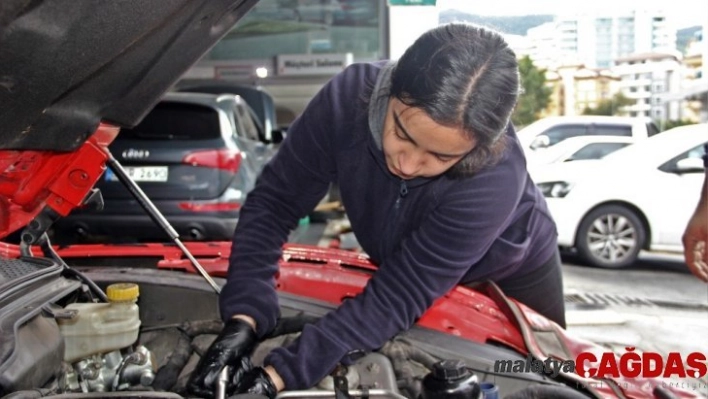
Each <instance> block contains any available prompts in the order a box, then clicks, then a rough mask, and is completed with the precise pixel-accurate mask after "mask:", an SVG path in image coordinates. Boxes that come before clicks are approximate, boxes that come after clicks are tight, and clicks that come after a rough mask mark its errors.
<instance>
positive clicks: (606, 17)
mask: <svg viewBox="0 0 708 399" xmlns="http://www.w3.org/2000/svg"><path fill="white" fill-rule="evenodd" d="M527 35H528V37H529V41H530V43H531V47H532V48H531V50H530V53H531V58H532V59H533V60H534V62H535V63H536V62H537V63H538V64H539V65H541V66H544V67H553V66H559V65H564V64H567V63H568V62H577V63H581V64H583V65H585V66H587V67H588V68H610V67H612V66H613V65H614V60H615V59H617V58H621V57H626V56H629V55H631V54H635V53H644V52H653V51H673V50H676V29H675V28H674V27H673V25H672V24H671V23H670V21H668V20H667V18H666V16H665V13H664V12H662V11H659V10H625V11H621V10H607V11H606V12H604V13H599V12H598V13H593V14H588V13H584V14H570V15H560V16H557V17H556V19H555V20H554V21H553V22H550V23H547V24H544V25H540V26H538V27H535V28H532V29H529V30H528V32H527Z"/></svg>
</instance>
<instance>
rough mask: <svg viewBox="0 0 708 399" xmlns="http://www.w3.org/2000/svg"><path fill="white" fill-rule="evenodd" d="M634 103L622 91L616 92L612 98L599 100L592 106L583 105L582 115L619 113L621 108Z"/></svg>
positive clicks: (611, 114)
mask: <svg viewBox="0 0 708 399" xmlns="http://www.w3.org/2000/svg"><path fill="white" fill-rule="evenodd" d="M632 104H634V100H632V99H630V98H627V97H625V96H624V94H622V93H617V94H615V95H614V96H612V98H609V99H607V100H600V101H598V102H597V106H595V107H594V108H590V107H585V109H584V110H583V115H607V116H613V115H621V114H622V108H623V107H626V106H628V105H632Z"/></svg>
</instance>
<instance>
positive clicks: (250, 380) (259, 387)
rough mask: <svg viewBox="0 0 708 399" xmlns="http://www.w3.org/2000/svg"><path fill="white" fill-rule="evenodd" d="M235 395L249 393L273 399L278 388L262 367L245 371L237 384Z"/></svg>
mask: <svg viewBox="0 0 708 399" xmlns="http://www.w3.org/2000/svg"><path fill="white" fill-rule="evenodd" d="M237 393H251V394H256V395H263V396H267V397H268V398H270V399H275V396H276V395H277V394H278V388H276V386H275V383H274V382H273V380H271V378H270V376H269V375H268V373H267V372H266V371H265V370H264V369H263V367H256V368H254V369H251V370H250V371H247V372H246V374H244V376H243V378H242V379H241V380H240V381H239V383H238V389H237Z"/></svg>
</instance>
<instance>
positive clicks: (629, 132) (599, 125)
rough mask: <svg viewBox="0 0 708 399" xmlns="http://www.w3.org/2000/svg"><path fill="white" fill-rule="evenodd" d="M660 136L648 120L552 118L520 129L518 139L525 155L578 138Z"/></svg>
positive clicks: (626, 118)
mask: <svg viewBox="0 0 708 399" xmlns="http://www.w3.org/2000/svg"><path fill="white" fill-rule="evenodd" d="M657 133H659V129H658V128H657V126H656V124H654V122H652V121H651V120H650V119H648V118H640V117H623V116H598V115H581V116H550V117H547V118H543V119H539V120H537V121H536V122H534V123H532V124H530V125H528V126H526V127H524V128H523V129H520V130H519V132H518V133H517V135H518V136H519V141H520V142H521V145H522V147H523V148H524V151H525V152H526V153H527V154H528V152H529V151H534V150H537V149H540V148H544V147H550V146H553V145H555V144H557V143H560V142H562V141H564V140H567V139H569V138H572V137H578V136H621V137H633V138H635V139H645V138H647V137H651V136H654V135H655V134H657Z"/></svg>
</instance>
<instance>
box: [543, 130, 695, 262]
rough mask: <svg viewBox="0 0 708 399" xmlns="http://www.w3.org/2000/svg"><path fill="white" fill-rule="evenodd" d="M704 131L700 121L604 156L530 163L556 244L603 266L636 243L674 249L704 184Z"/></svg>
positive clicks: (634, 250) (632, 254)
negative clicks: (553, 224) (550, 218)
mask: <svg viewBox="0 0 708 399" xmlns="http://www.w3.org/2000/svg"><path fill="white" fill-rule="evenodd" d="M706 132H708V125H706V124H696V125H689V126H683V127H677V128H674V129H671V130H668V131H666V132H663V133H661V134H659V135H656V136H653V137H651V138H648V139H646V140H642V141H639V142H637V143H635V144H632V145H630V146H628V147H625V148H623V149H620V150H617V151H615V152H613V153H611V154H609V155H607V156H605V157H604V158H603V159H599V160H589V161H577V162H570V163H560V164H558V163H556V164H549V165H545V166H540V167H538V168H534V169H532V170H531V176H532V178H533V179H534V181H535V182H536V184H537V185H538V186H539V187H540V188H541V191H542V192H543V194H544V196H545V197H546V200H547V202H548V206H549V208H550V211H551V214H552V216H553V218H554V219H555V221H556V224H557V225H558V243H559V245H561V246H562V247H565V248H572V249H575V250H577V253H578V255H579V256H580V257H581V258H582V259H583V260H584V261H585V262H587V263H589V264H591V265H594V266H599V267H607V268H621V267H626V266H629V265H631V264H632V263H634V261H635V260H636V259H637V256H638V255H639V252H640V250H646V251H671V252H677V253H678V252H681V251H682V244H681V235H682V233H683V230H684V228H685V227H686V223H687V222H688V219H689V217H690V216H691V213H692V211H693V209H694V208H695V204H696V201H697V198H698V195H699V193H700V190H701V186H702V183H703V174H704V168H703V163H702V160H701V156H703V153H704V151H703V144H704V143H705V142H706V141H708V136H707V135H706Z"/></svg>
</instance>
